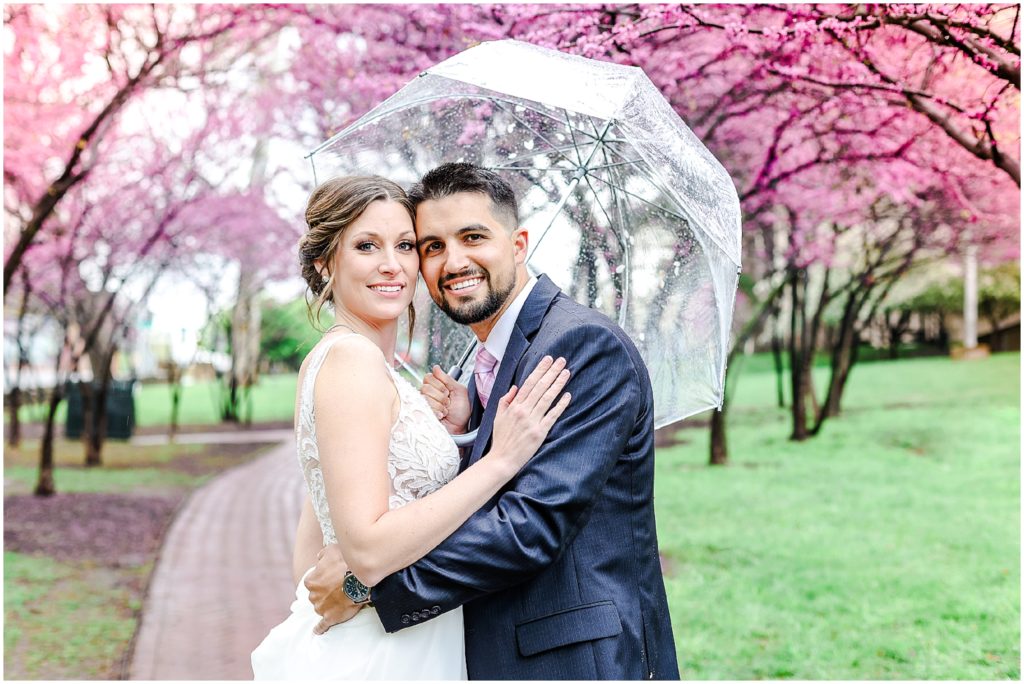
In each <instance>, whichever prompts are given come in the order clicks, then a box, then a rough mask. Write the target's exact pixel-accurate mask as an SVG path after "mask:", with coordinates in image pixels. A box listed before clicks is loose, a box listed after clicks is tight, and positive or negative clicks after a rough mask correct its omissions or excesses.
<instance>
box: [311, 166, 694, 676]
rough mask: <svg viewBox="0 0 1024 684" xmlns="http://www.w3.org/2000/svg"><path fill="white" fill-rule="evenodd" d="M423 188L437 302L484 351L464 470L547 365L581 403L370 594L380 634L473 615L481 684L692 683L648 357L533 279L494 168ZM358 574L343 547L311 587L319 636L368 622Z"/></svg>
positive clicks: (422, 243) (431, 176) (425, 247)
mask: <svg viewBox="0 0 1024 684" xmlns="http://www.w3.org/2000/svg"><path fill="white" fill-rule="evenodd" d="M409 194H410V197H411V199H412V200H413V203H414V204H415V205H416V207H417V210H416V233H417V245H418V248H419V253H420V259H421V264H420V268H421V271H422V274H423V278H424V280H425V281H426V283H427V288H428V289H429V290H430V295H431V297H432V298H433V299H434V301H435V302H436V303H437V305H438V306H439V307H440V308H441V309H442V310H444V311H445V313H447V314H448V315H449V316H450V317H451V318H452V319H454V320H455V321H457V322H459V323H464V324H467V325H469V326H470V328H471V329H472V330H473V332H474V333H475V334H476V336H477V338H478V339H479V340H480V341H481V342H482V343H483V350H485V351H484V352H481V354H483V356H482V357H481V356H480V355H478V359H477V368H476V373H475V378H474V382H472V383H471V384H470V389H469V400H470V403H471V406H472V415H471V418H470V427H473V426H479V434H478V436H477V439H476V443H475V444H474V446H473V447H472V449H471V451H470V452H469V453H468V455H467V456H464V461H463V467H467V466H469V465H470V464H472V463H474V462H475V461H476V460H477V459H479V458H480V457H481V455H483V454H484V453H486V451H487V446H488V443H489V441H490V435H491V429H492V425H493V421H494V414H495V411H496V409H497V405H498V398H500V397H501V396H502V395H503V394H505V393H506V392H507V391H508V389H509V387H510V386H511V385H512V384H513V383H515V384H517V385H520V384H521V383H522V382H523V380H524V379H525V378H526V376H527V375H529V373H530V371H532V370H533V368H534V367H535V366H536V365H537V363H538V362H539V361H540V360H541V359H542V358H543V357H544V356H545V355H550V356H551V357H553V358H557V357H559V356H562V357H565V359H566V360H567V362H568V364H567V365H568V367H569V368H570V369H571V370H572V377H571V379H570V381H569V385H568V386H567V387H566V391H568V392H570V393H571V394H572V400H571V401H570V403H569V406H568V408H567V409H566V411H565V413H564V414H563V415H562V416H561V418H560V419H559V420H558V422H557V423H555V425H554V427H553V428H552V429H551V432H550V433H549V435H548V438H547V441H545V443H544V444H543V446H541V448H540V450H539V451H538V452H537V454H536V455H535V456H534V457H533V459H532V460H531V461H530V462H529V463H527V465H526V466H525V467H524V468H523V469H522V471H520V473H519V474H518V475H517V476H516V477H515V478H514V479H513V480H512V481H511V482H510V483H509V485H508V486H507V487H506V488H505V489H504V490H503V491H502V492H501V493H499V494H498V495H497V496H496V497H495V498H494V499H492V500H491V501H490V502H489V503H488V504H487V505H486V506H484V507H483V508H482V509H481V510H479V511H477V512H476V513H475V514H474V515H473V516H472V517H471V518H470V519H469V520H467V521H466V522H465V523H464V524H463V525H462V526H461V527H460V528H459V529H458V530H456V531H455V532H454V533H453V534H452V535H451V536H450V537H448V538H447V539H446V540H445V541H443V542H442V543H441V544H440V545H439V546H438V547H437V548H435V549H434V550H433V551H432V552H430V554H428V555H427V556H426V557H424V558H423V559H421V560H420V561H418V562H416V563H414V564H413V565H411V566H410V567H408V568H406V569H404V570H401V571H399V572H396V573H395V574H393V575H391V576H389V577H386V578H385V579H384V580H383V581H381V582H380V583H379V584H377V585H376V586H374V587H373V588H372V590H371V595H370V598H371V600H372V601H373V604H374V606H375V608H376V610H377V614H378V616H379V617H380V621H381V623H383V625H384V628H385V629H386V630H387V631H389V632H394V631H397V630H400V629H404V628H406V627H411V626H413V625H416V624H419V623H420V622H423V621H426V620H430V619H432V618H433V617H435V616H436V615H439V614H440V613H442V612H445V611H448V610H451V609H453V608H456V607H457V606H459V605H464V609H463V610H464V620H465V629H466V662H467V667H468V672H469V677H470V679H542V680H543V679H678V678H679V670H678V666H677V664H676V654H675V644H674V642H673V638H672V625H671V622H670V620H669V614H668V604H667V601H666V598H665V585H664V582H663V580H662V577H661V568H660V562H659V557H658V540H657V536H656V533H655V522H654V502H653V498H654V424H653V399H652V393H651V384H650V379H649V377H648V373H647V368H646V367H645V366H644V363H643V361H642V360H641V358H640V355H639V354H638V353H637V351H636V348H635V347H634V346H633V343H632V342H631V341H630V339H629V338H628V337H627V336H626V334H625V333H624V332H623V331H622V330H621V329H620V328H619V327H618V326H617V325H615V324H614V323H612V322H611V321H610V320H609V319H608V318H607V317H606V316H604V315H603V314H601V313H599V312H597V311H594V310H592V309H589V308H587V307H585V306H582V305H580V304H577V303H576V302H575V301H573V300H572V299H570V298H569V297H567V296H565V295H564V294H563V293H562V292H561V291H560V290H559V289H558V288H557V287H556V286H555V285H554V284H553V283H552V282H551V280H549V279H548V278H547V276H543V275H542V276H540V277H539V278H532V277H531V276H530V275H529V273H528V272H527V270H526V265H525V261H526V247H527V233H526V230H525V229H522V228H520V227H519V219H518V209H517V206H516V200H515V196H514V194H513V192H512V189H511V187H509V185H508V184H507V183H506V182H505V181H503V180H502V179H501V178H500V177H499V176H498V175H497V174H495V173H493V172H491V171H488V170H485V169H481V168H479V167H476V166H473V165H471V164H463V163H454V164H444V165H442V166H440V167H438V168H436V169H434V170H433V171H431V172H429V173H427V175H426V176H424V177H423V180H422V181H421V182H420V183H418V184H417V185H416V186H414V187H413V188H412V190H411V191H410V193H409ZM467 451H468V449H467ZM346 570H347V568H346V567H345V566H344V563H343V561H342V560H341V555H340V552H339V551H338V549H337V547H336V546H331V547H328V548H327V549H325V550H324V552H322V553H321V560H320V562H319V563H318V565H317V568H316V569H315V570H314V571H313V572H312V573H311V574H310V575H309V577H308V578H307V581H306V586H307V587H308V588H309V589H310V598H311V600H312V601H313V603H314V606H315V607H316V610H317V612H318V613H320V615H322V616H325V617H324V620H323V621H322V622H321V625H322V626H327V625H329V624H334V623H337V622H340V621H343V620H345V619H347V618H348V617H349V616H350V615H351V614H354V612H353V608H352V606H353V604H352V603H351V602H349V601H348V599H347V598H346V597H345V595H344V593H343V592H342V591H341V589H340V587H341V585H342V578H343V577H344V575H345V571H346Z"/></svg>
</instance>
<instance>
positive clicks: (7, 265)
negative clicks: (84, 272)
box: [4, 4, 278, 297]
mask: <svg viewBox="0 0 1024 684" xmlns="http://www.w3.org/2000/svg"><path fill="white" fill-rule="evenodd" d="M277 28H278V27H277V26H276V25H275V24H273V23H271V22H267V21H266V20H265V19H264V12H263V10H262V9H260V8H258V7H253V8H251V9H243V8H240V7H237V6H224V5H175V4H170V5H63V6H54V5H6V6H5V8H4V34H5V42H4V105H5V106H4V131H5V135H4V188H5V192H4V209H5V226H4V234H5V260H4V291H5V297H6V292H7V290H8V288H9V286H10V284H11V281H12V279H13V277H14V276H15V274H16V273H17V271H18V269H19V268H20V266H21V262H22V260H23V259H24V257H25V254H26V252H27V251H28V250H29V249H30V247H32V245H33V244H35V243H36V241H37V239H38V236H39V234H40V232H45V230H46V225H47V222H48V221H49V220H50V218H51V217H52V216H53V214H54V212H55V211H56V209H57V207H58V206H59V205H60V203H61V202H62V201H63V200H64V198H65V196H66V195H67V194H68V192H69V191H70V190H71V189H72V188H74V187H75V186H77V185H79V184H81V183H82V182H84V181H85V180H86V179H87V178H88V177H89V175H90V173H91V172H92V169H93V168H95V165H96V163H97V161H98V160H99V159H101V158H102V157H103V155H104V154H105V151H106V147H107V142H108V135H109V133H110V131H111V130H114V129H115V127H116V126H115V124H116V122H117V120H118V118H119V117H120V115H121V114H122V112H123V110H124V108H125V106H126V105H127V104H128V103H129V102H131V101H133V100H134V99H137V98H138V97H140V96H141V95H142V94H143V93H145V92H147V91H152V90H157V89H184V88H194V87H197V86H199V85H200V84H203V83H204V82H207V81H209V80H211V77H212V76H214V75H215V74H216V73H218V72H220V71H223V70H225V69H227V68H228V66H229V65H230V64H231V63H232V62H234V61H236V60H238V59H240V58H242V57H244V56H245V55H246V54H247V53H248V52H250V51H252V50H254V49H255V48H256V47H257V46H258V45H259V44H260V43H261V42H262V41H263V40H264V39H265V38H266V37H267V36H268V35H272V34H273V33H275V32H276V30H277Z"/></svg>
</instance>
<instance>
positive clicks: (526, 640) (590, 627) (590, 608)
mask: <svg viewBox="0 0 1024 684" xmlns="http://www.w3.org/2000/svg"><path fill="white" fill-rule="evenodd" d="M621 632H622V622H621V621H620V620H619V611H618V610H616V608H615V604H614V603H612V602H611V601H602V602H600V603H591V604H588V605H585V606H579V607H577V608H569V609H568V610H561V611H559V612H557V613H552V614H551V615H545V616H544V617H541V618H536V619H534V620H530V621H529V622H523V623H521V624H518V625H516V643H517V644H518V645H519V652H520V653H521V654H523V655H524V656H531V655H534V654H537V653H541V652H542V651H548V650H550V649H552V648H559V647H561V646H567V645H569V644H575V643H578V642H580V641H593V640H594V639H603V638H605V637H610V636H615V635H616V634H620V633H621Z"/></svg>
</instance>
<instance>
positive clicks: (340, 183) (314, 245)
mask: <svg viewBox="0 0 1024 684" xmlns="http://www.w3.org/2000/svg"><path fill="white" fill-rule="evenodd" d="M379 201H384V202H397V203H399V204H401V205H402V206H403V207H404V208H405V210H406V211H408V212H409V217H410V218H411V219H413V221H415V220H416V212H415V210H414V209H413V206H412V203H411V202H410V201H409V198H408V196H406V194H405V190H403V189H402V188H401V186H399V185H398V184H397V183H394V182H392V181H390V180H388V179H387V178H383V177H381V176H342V177H338V178H332V179H330V180H328V181H325V182H324V183H322V184H321V185H319V186H317V188H316V189H315V190H313V192H312V194H310V196H309V201H308V202H307V203H306V226H307V227H308V229H307V230H306V233H305V234H304V235H303V236H302V237H301V238H299V265H300V267H301V268H302V277H303V279H305V281H306V284H307V285H308V286H309V290H310V292H312V294H313V301H312V302H310V301H309V300H308V299H307V301H306V308H307V314H308V315H309V321H310V323H312V324H313V327H314V328H316V329H317V330H320V331H321V332H322V331H323V328H322V327H320V312H321V310H322V309H323V306H324V304H326V303H328V302H331V303H332V304H333V303H334V295H333V294H332V292H331V284H332V282H333V281H334V274H333V273H331V265H332V264H333V263H334V255H335V254H336V253H337V251H338V245H340V244H341V239H342V236H343V235H344V234H345V230H347V229H348V227H349V226H350V225H352V223H354V222H355V221H356V219H358V218H359V217H360V216H362V214H363V212H364V211H366V208H367V207H369V206H370V205H371V204H372V203H373V202H379ZM318 261H319V262H322V265H321V269H322V272H321V271H320V270H318V269H317V267H316V262H318ZM314 306H315V307H316V313H314V311H313V308H314ZM415 318H416V314H415V311H414V310H413V307H412V304H411V303H410V304H409V333H410V337H411V336H412V326H413V323H414V321H415Z"/></svg>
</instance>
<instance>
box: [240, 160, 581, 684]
mask: <svg viewBox="0 0 1024 684" xmlns="http://www.w3.org/2000/svg"><path fill="white" fill-rule="evenodd" d="M306 223H307V224H308V231H307V232H306V234H305V235H304V236H303V237H302V239H301V240H300V242H299V253H300V257H299V258H300V263H301V264H302V275H303V277H304V278H305V280H306V282H307V283H308V284H309V287H310V289H311V290H312V292H313V295H314V296H315V297H316V300H315V305H316V313H315V316H317V317H318V316H319V313H320V309H321V308H322V307H323V305H324V304H328V303H329V304H330V305H332V306H333V308H334V313H335V320H336V321H337V323H336V324H335V325H333V326H331V327H330V328H328V329H327V330H326V331H325V333H324V335H323V339H321V340H320V342H318V343H317V345H316V346H315V347H314V348H313V350H312V351H311V352H310V353H309V355H308V356H307V357H306V360H305V361H304V362H303V364H302V368H301V369H300V371H299V391H298V396H297V399H296V409H295V415H296V425H295V433H296V439H297V442H298V455H299V463H300V465H301V467H302V471H303V475H304V477H305V481H306V487H307V489H308V492H309V496H308V497H307V499H306V502H305V504H304V506H303V511H302V515H301V518H300V521H299V528H298V532H297V539H296V544H295V552H294V557H293V572H294V576H295V580H296V583H297V587H296V590H295V601H294V602H293V603H292V606H291V614H290V615H289V616H288V618H287V619H286V620H285V621H284V622H282V623H281V624H280V625H278V626H277V627H275V628H274V629H272V630H271V631H270V633H269V634H268V635H267V636H266V638H265V639H264V640H263V642H262V643H261V644H260V645H259V646H258V647H257V648H256V650H255V651H253V654H252V666H253V672H254V674H255V677H256V679H466V664H465V655H464V645H463V628H462V609H461V607H460V608H458V609H457V610H452V611H450V612H447V613H444V614H442V615H438V616H437V617H436V618H434V619H431V620H428V621H425V622H424V623H423V624H421V625H416V626H413V627H410V628H408V629H403V630H401V631H399V632H396V633H394V634H388V633H386V632H385V631H384V628H383V627H382V626H381V624H380V621H379V620H378V619H377V616H376V614H375V612H374V609H373V607H372V604H370V603H369V602H367V598H368V597H370V596H371V594H370V590H369V588H371V587H373V585H374V584H375V583H377V582H378V581H380V580H381V579H383V578H384V577H386V576H387V575H389V574H391V573H393V572H395V571H397V570H400V569H402V568H404V567H406V566H408V565H410V564H412V563H413V562H415V561H417V560H419V559H420V558H421V557H423V556H425V555H426V554H427V553H428V552H429V551H430V550H431V549H433V548H434V547H435V546H436V545H437V544H439V543H440V542H441V541H443V540H444V539H445V538H446V537H447V536H448V535H450V534H451V533H452V532H454V531H455V530H456V528H458V527H459V526H460V525H461V524H462V523H463V522H464V521H465V520H466V519H467V518H469V516H470V515H472V514H473V513H474V512H475V511H476V510H477V509H479V508H480V507H482V506H483V505H484V504H485V503H486V502H487V501H488V500H489V499H490V498H491V497H492V496H494V495H495V494H496V493H498V491H499V490H500V489H501V487H502V486H504V485H505V484H506V483H507V482H508V481H509V480H510V479H511V478H512V477H513V476H514V475H515V474H516V472H518V470H519V469H520V468H522V466H523V465H524V464H525V463H526V462H527V461H528V460H529V459H530V457H531V456H533V454H534V452H535V451H536V450H537V449H538V448H539V447H540V445H541V443H542V442H543V440H544V437H545V436H546V435H547V432H548V430H549V429H550V428H551V426H552V425H553V424H554V422H555V420H556V419H557V418H558V416H560V415H561V413H562V411H564V410H565V407H566V406H567V405H568V402H569V395H568V394H564V395H562V397H561V398H560V399H558V401H557V403H555V402H554V400H555V398H556V397H558V395H559V394H560V393H561V390H562V388H563V387H564V386H565V383H566V382H567V381H568V377H569V371H568V370H567V369H565V360H564V359H561V358H560V359H557V360H552V359H551V358H550V357H545V359H544V360H543V361H541V363H540V364H539V365H538V366H537V368H536V369H535V370H534V372H533V373H532V374H531V375H530V377H529V378H528V379H527V381H526V382H524V383H523V386H522V387H521V388H519V389H518V391H517V388H516V387H512V389H511V390H510V391H509V392H508V394H506V395H505V396H504V397H502V398H501V401H500V403H499V405H498V411H497V417H496V418H495V421H494V426H495V427H494V434H493V440H492V446H491V449H490V452H489V455H488V456H487V458H483V459H480V460H479V461H477V462H476V463H474V464H473V465H472V466H470V467H469V468H467V469H466V470H465V471H464V472H463V473H461V474H459V453H458V450H457V448H456V447H455V444H454V443H453V442H452V441H451V438H450V437H449V436H448V433H447V432H446V431H445V428H444V427H442V425H441V423H439V422H438V420H437V418H435V416H434V413H433V412H432V411H431V409H430V407H429V406H428V404H427V403H426V400H425V399H424V398H423V397H422V396H421V395H420V394H419V392H418V391H417V390H416V389H414V388H413V387H412V385H410V384H409V383H408V382H406V380H404V379H403V378H402V377H401V376H400V375H399V374H398V373H396V372H395V370H394V369H393V368H392V365H391V359H393V358H394V357H395V345H396V340H397V332H398V328H397V321H398V318H399V316H400V315H401V314H402V312H403V311H405V310H406V309H409V313H410V316H411V315H412V310H411V308H412V305H411V302H412V298H413V291H414V288H415V286H416V279H417V276H418V268H419V257H418V254H417V250H416V234H415V232H414V230H413V210H412V206H411V204H410V203H409V201H408V199H407V198H406V196H405V192H404V191H403V190H402V189H401V188H400V187H399V186H398V185H396V184H395V183H392V182H391V181H388V180H387V179H384V178H380V177H377V176H369V177H364V176H351V177H345V178H335V179H332V180H330V181H327V182H326V183H324V184H323V185H321V186H319V187H318V188H317V189H316V190H314V191H313V194H312V195H311V196H310V198H309V203H308V205H307V207H306ZM310 313H311V315H313V311H312V308H311V311H310ZM552 404H554V405H552ZM456 475H458V476H456ZM335 542H336V543H337V544H338V545H339V546H340V548H341V550H342V553H343V554H344V557H345V561H346V563H347V564H348V566H349V568H351V572H350V573H349V574H348V575H346V577H345V581H344V590H345V593H346V594H348V595H349V597H350V598H352V599H353V600H354V601H356V602H357V603H358V602H359V601H360V600H362V601H364V603H363V604H362V606H361V609H360V610H359V612H358V614H357V615H356V616H355V617H354V618H353V619H351V620H349V621H347V622H345V623H343V624H340V625H336V626H334V627H332V628H331V629H330V630H328V631H327V632H326V633H323V634H319V635H317V634H314V630H315V629H316V630H317V631H322V630H321V629H320V628H319V626H318V623H319V622H320V616H319V615H317V614H316V612H314V610H313V606H312V604H311V603H310V602H309V592H308V591H307V589H306V588H305V586H304V584H303V581H302V580H303V579H304V578H305V574H306V573H308V572H309V570H311V569H312V568H313V566H314V565H315V564H316V560H317V554H318V552H319V551H320V549H322V548H323V546H325V545H326V544H329V543H335ZM428 610H429V607H428Z"/></svg>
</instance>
